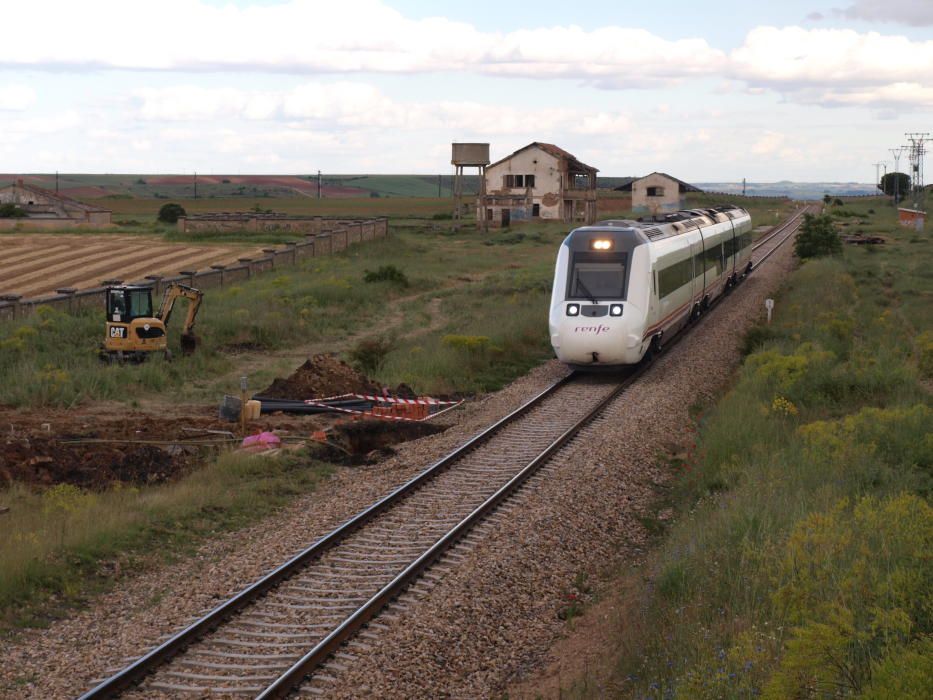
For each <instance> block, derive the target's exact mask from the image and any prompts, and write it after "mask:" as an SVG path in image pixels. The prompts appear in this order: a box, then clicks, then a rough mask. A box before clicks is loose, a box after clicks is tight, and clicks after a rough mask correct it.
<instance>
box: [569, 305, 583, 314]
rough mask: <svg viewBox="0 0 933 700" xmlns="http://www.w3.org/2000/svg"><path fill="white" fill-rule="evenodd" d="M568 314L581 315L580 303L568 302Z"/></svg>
mask: <svg viewBox="0 0 933 700" xmlns="http://www.w3.org/2000/svg"><path fill="white" fill-rule="evenodd" d="M567 315H568V316H579V315H580V305H579V304H567Z"/></svg>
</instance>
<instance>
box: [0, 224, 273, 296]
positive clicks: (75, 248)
mask: <svg viewBox="0 0 933 700" xmlns="http://www.w3.org/2000/svg"><path fill="white" fill-rule="evenodd" d="M0 244H2V246H3V265H2V267H0V294H22V295H23V296H26V297H34V296H39V295H42V294H48V293H51V292H54V291H55V290H56V289H60V288H62V287H75V288H77V289H85V288H88V287H96V286H97V285H99V284H100V282H101V280H104V279H111V278H116V279H122V280H124V281H126V282H130V281H136V280H141V279H143V278H144V277H145V276H146V275H177V274H178V273H179V272H181V271H182V270H197V269H204V268H206V267H208V266H209V265H214V264H230V263H235V262H236V260H237V258H241V257H256V256H257V255H258V254H259V253H260V252H261V249H260V247H258V246H249V245H246V246H238V245H208V244H205V245H186V244H182V243H165V242H164V241H162V239H160V238H157V237H154V236H153V237H150V236H110V235H100V236H89V235H58V234H24V235H12V236H3V237H2V238H0Z"/></svg>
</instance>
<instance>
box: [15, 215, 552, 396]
mask: <svg viewBox="0 0 933 700" xmlns="http://www.w3.org/2000/svg"><path fill="white" fill-rule="evenodd" d="M525 232H526V233H527V234H528V235H523V236H522V237H521V239H520V240H515V241H512V242H508V241H510V240H511V239H509V238H508V237H509V236H510V234H509V233H508V232H506V233H504V234H496V235H495V236H493V237H491V238H490V237H489V236H484V235H482V234H479V233H477V232H476V231H473V230H472V229H468V230H463V231H461V232H460V233H457V234H453V235H452V234H451V232H450V231H449V230H446V229H438V230H434V229H433V228H431V227H428V228H423V229H421V230H406V231H404V232H401V233H397V234H393V235H392V236H391V237H390V238H389V239H388V240H380V241H374V242H371V243H366V244H363V245H359V246H355V247H353V248H351V249H350V250H349V251H347V252H344V253H341V254H339V255H335V256H328V257H324V258H316V259H312V260H307V261H304V262H303V263H301V264H300V265H298V266H295V267H292V268H288V269H286V270H284V271H282V272H275V273H270V274H266V275H260V276H258V277H256V278H254V279H252V280H250V281H247V282H244V283H242V284H236V285H232V286H228V287H225V288H223V289H210V290H207V292H206V296H205V302H204V305H203V307H202V310H201V315H200V316H199V319H198V326H197V328H198V333H199V336H200V337H201V339H202V344H201V346H200V347H199V350H198V352H197V353H196V354H194V355H193V356H191V357H183V356H181V353H180V352H178V350H179V348H178V347H176V346H177V343H178V338H177V332H176V333H173V332H172V330H173V327H172V326H170V329H169V334H170V344H171V345H172V347H173V349H174V350H175V351H176V352H175V355H176V359H175V360H173V361H172V362H170V363H166V362H163V361H161V360H159V359H158V358H154V360H153V361H151V362H146V363H144V364H142V365H125V366H118V367H114V366H109V365H104V364H101V363H100V362H99V361H98V359H97V347H98V345H99V343H100V342H101V339H102V335H101V334H102V332H103V318H102V317H101V314H100V312H99V311H94V310H88V311H86V312H84V313H82V314H81V315H78V316H70V315H68V314H65V313H63V312H58V311H54V310H52V309H50V308H43V309H40V310H39V312H38V313H37V314H35V315H34V316H33V317H31V318H29V319H26V320H24V321H22V322H18V323H7V324H2V325H0V348H2V349H3V352H2V353H0V403H3V404H6V405H11V406H79V405H81V404H82V403H86V402H90V401H95V400H101V399H110V400H116V401H129V400H131V398H132V399H134V400H136V399H140V398H143V397H145V396H152V395H159V394H164V393H166V392H172V395H173V397H174V398H176V399H177V398H186V399H191V398H210V400H212V401H213V400H216V398H217V396H218V395H219V393H222V392H223V389H221V388H219V387H216V386H215V385H214V384H213V383H212V380H214V379H217V378H218V377H222V376H225V375H229V374H230V373H232V372H234V371H235V370H236V369H237V366H238V365H237V362H238V353H242V352H244V351H249V352H253V353H272V354H274V353H275V351H278V350H283V351H284V350H288V349H289V348H292V347H295V346H299V345H308V344H313V343H326V342H327V341H328V340H329V339H338V345H339V339H342V338H347V337H350V336H353V335H356V334H363V335H367V334H368V329H378V331H373V332H374V333H377V334H387V335H390V336H393V337H397V338H399V339H402V338H405V337H407V336H411V331H415V330H418V331H419V334H417V335H415V336H412V340H411V341H407V340H404V341H403V340H398V342H397V343H396V345H397V350H394V351H393V353H392V354H391V355H390V356H389V357H388V358H387V363H386V367H385V370H384V371H385V374H384V376H385V377H386V378H389V379H393V380H394V379H399V380H400V381H405V382H407V383H409V384H411V385H412V386H414V387H415V388H416V389H419V390H424V391H437V390H444V391H461V392H462V391H475V390H485V389H488V388H491V387H493V386H497V385H499V384H501V382H502V381H506V380H507V379H510V378H512V377H514V376H516V374H517V373H520V372H521V370H522V369H523V368H527V367H528V363H529V362H530V361H538V360H540V359H541V358H542V357H544V356H546V355H547V352H548V351H547V345H546V343H547V319H546V309H547V289H548V288H549V285H550V279H551V274H552V266H553V257H554V254H555V251H556V249H557V245H558V243H559V241H560V239H561V237H562V235H563V233H564V230H563V228H562V227H561V226H559V225H550V226H541V227H528V228H527V229H526V230H525ZM497 236H498V237H499V238H501V239H502V240H503V241H506V242H503V243H502V244H501V245H486V243H489V242H490V241H497V240H499V238H497ZM386 266H394V267H395V268H397V269H398V270H400V271H401V272H402V273H404V275H405V276H406V277H407V279H408V281H409V286H408V287H404V286H400V285H398V284H395V283H394V282H392V281H377V282H372V283H366V282H365V281H364V279H365V277H366V274H367V270H370V271H372V270H377V269H379V268H380V267H386ZM452 271H455V272H453V273H452ZM434 297H438V298H439V299H440V302H439V304H440V306H439V307H438V308H437V309H436V310H435V314H436V315H437V318H436V319H433V320H429V321H428V323H429V324H430V323H434V325H435V326H436V328H434V329H433V331H432V332H431V333H428V334H424V333H423V327H424V318H425V314H426V313H427V312H426V308H427V304H428V303H429V301H430V299H432V298H434ZM428 315H429V316H430V314H428ZM510 318H511V319H512V320H513V321H514V323H506V321H507V320H509V319H510ZM175 329H176V330H177V327H175ZM449 333H467V334H470V333H473V334H479V335H489V336H491V337H493V338H494V339H495V343H493V346H491V347H490V349H489V352H488V353H486V354H485V355H484V356H483V358H481V359H480V358H474V360H473V361H472V362H471V364H470V365H469V367H470V368H472V369H471V370H470V372H466V371H460V372H459V373H458V375H457V377H456V378H452V377H448V378H447V379H443V377H444V376H445V375H446V374H447V368H449V367H450V366H451V365H452V364H453V365H458V364H462V363H460V361H459V359H458V355H457V353H458V352H460V351H459V350H456V349H450V348H445V347H444V346H443V344H442V340H441V339H442V336H443V335H445V334H449ZM417 347H420V348H421V349H422V351H425V355H424V356H422V357H421V358H419V357H418V351H417V350H415V348H417ZM344 349H348V348H344ZM526 351H528V352H530V353H531V354H530V355H527V353H526ZM526 355H527V356H526ZM427 356H430V357H431V359H430V360H425V359H424V357H427ZM529 358H531V359H529ZM461 359H462V358H461ZM481 367H485V368H487V369H488V373H486V374H482V373H481V374H477V375H476V376H472V374H473V371H474V370H476V371H478V370H479V369H480V368H481ZM485 371H486V370H483V372H485ZM261 379H264V378H261ZM442 379H443V380H442ZM254 386H258V384H254ZM210 392H213V396H212V397H211V396H210Z"/></svg>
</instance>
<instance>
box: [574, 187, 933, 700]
mask: <svg viewBox="0 0 933 700" xmlns="http://www.w3.org/2000/svg"><path fill="white" fill-rule="evenodd" d="M846 208H847V209H848V210H851V211H852V212H853V213H854V214H855V216H847V217H844V218H847V219H860V220H861V219H862V215H864V216H866V217H868V218H867V219H864V225H865V227H866V232H869V231H870V232H872V233H881V234H883V235H885V236H886V237H887V238H888V240H889V242H888V243H887V244H886V245H884V246H879V247H877V248H868V247H862V246H859V247H855V246H847V247H846V248H845V249H844V251H843V253H842V255H840V256H838V257H835V258H823V259H817V260H812V261H808V262H807V263H805V264H804V265H803V266H802V267H801V269H800V270H798V271H797V272H795V273H794V274H793V275H792V277H791V278H790V280H789V282H788V284H787V286H786V287H785V289H784V290H783V291H782V292H781V294H780V295H779V296H778V297H777V305H776V315H775V322H774V324H772V326H770V327H769V328H768V329H767V331H762V330H757V331H755V332H754V333H753V334H752V336H754V338H753V339H751V338H750V340H749V342H748V344H747V347H748V348H749V350H750V351H751V354H750V355H749V356H748V358H747V360H746V362H745V364H744V366H743V368H742V370H741V372H740V375H739V377H738V380H737V383H736V384H735V386H734V387H733V388H732V390H731V391H730V392H729V393H728V394H727V395H726V396H725V397H724V398H723V400H722V401H721V402H720V403H719V404H718V405H717V406H715V407H714V408H713V409H711V410H710V411H708V412H706V413H705V414H703V415H702V416H701V417H700V418H699V420H698V428H699V431H698V436H697V439H696V442H695V444H692V445H689V446H687V451H688V454H689V455H690V456H689V458H688V460H687V461H686V462H685V463H677V464H672V466H671V468H672V469H673V470H675V471H674V475H673V488H672V489H671V492H670V493H669V494H667V497H669V498H673V501H674V503H675V504H677V508H678V511H679V517H678V518H677V520H676V522H675V523H674V525H673V527H672V528H671V529H670V530H669V531H668V534H667V536H666V537H665V538H664V539H663V541H661V542H660V545H659V547H658V548H657V551H656V553H655V555H654V556H653V560H652V561H651V563H650V566H649V572H650V574H649V580H650V586H649V587H644V586H642V588H641V596H642V601H641V604H640V605H638V606H633V610H636V614H635V615H634V616H633V618H631V619H627V620H626V626H625V628H624V629H620V630H618V640H619V644H620V647H621V648H622V649H623V650H624V651H623V652H622V653H621V654H620V655H619V656H618V657H617V658H615V660H614V664H615V672H614V678H613V682H614V683H615V684H616V685H617V687H619V688H621V689H622V692H623V694H625V695H626V696H632V697H639V698H642V697H645V698H746V697H758V696H762V697H766V698H789V697H879V698H881V697H908V696H909V697H927V696H929V695H930V694H931V693H933V668H931V664H930V661H929V657H927V658H926V659H925V660H924V661H922V662H921V661H920V660H921V659H923V658H924V654H929V650H930V640H931V635H933V612H931V611H933V558H931V557H930V552H931V551H933V508H931V505H930V497H931V495H933V440H931V435H933V406H931V401H930V394H929V380H930V379H931V378H933V376H931V373H933V366H925V365H924V363H923V358H924V357H925V355H924V352H926V353H933V342H931V341H933V336H931V334H930V329H931V325H930V321H931V318H930V313H931V304H930V303H929V302H930V296H931V294H933V281H931V276H930V275H929V273H928V270H929V269H930V265H931V264H933V244H931V242H930V241H929V239H928V238H925V239H923V240H921V241H917V240H915V238H916V236H915V234H914V233H912V232H909V231H906V230H903V229H900V228H899V227H898V226H897V225H896V223H895V220H894V212H893V208H892V207H890V206H888V205H887V204H886V203H885V202H884V200H881V199H872V200H864V201H850V202H847V204H846ZM870 208H874V209H875V212H876V213H875V214H869V213H868V211H867V210H868V209H870ZM814 299H819V305H818V306H815V305H814V303H813V300H814ZM929 356H933V355H929ZM620 575H621V576H623V577H624V578H625V580H626V581H633V580H642V579H641V577H642V576H644V572H643V571H642V569H633V570H632V572H627V571H623V572H621V574H620ZM588 685H589V686H590V687H592V686H593V685H595V684H593V683H589V684H588ZM579 686H580V687H576V689H575V693H571V696H573V695H574V694H576V695H578V696H585V695H587V693H585V692H583V691H582V690H581V689H580V688H581V687H582V684H579ZM904 693H907V694H906V695H905V694H904Z"/></svg>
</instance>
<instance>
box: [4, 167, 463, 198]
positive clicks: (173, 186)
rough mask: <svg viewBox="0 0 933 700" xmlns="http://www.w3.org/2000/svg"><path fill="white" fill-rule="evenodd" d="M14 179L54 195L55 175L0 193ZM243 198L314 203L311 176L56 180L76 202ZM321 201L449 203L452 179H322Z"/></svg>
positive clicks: (315, 190) (8, 179)
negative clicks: (441, 200) (295, 199)
mask: <svg viewBox="0 0 933 700" xmlns="http://www.w3.org/2000/svg"><path fill="white" fill-rule="evenodd" d="M18 177H22V179H23V180H24V181H25V182H26V183H28V184H32V185H37V186H38V187H45V188H47V189H51V190H54V189H55V188H56V176H55V175H54V174H32V175H12V174H0V187H2V186H4V185H7V184H9V183H11V182H13V181H14V180H16V179H17V178H18ZM195 185H196V186H197V196H198V197H199V198H202V197H203V198H205V199H209V198H212V197H213V198H231V197H245V198H249V199H255V198H256V197H317V196H318V176H317V175H316V174H313V175H202V174H199V175H197V178H195V175H194V174H193V173H191V174H184V175H145V174H125V175H76V174H59V175H58V183H57V186H58V190H59V192H61V193H62V194H64V195H67V196H70V197H78V198H80V199H106V198H111V199H128V198H142V199H189V198H191V197H194V196H195ZM478 185H479V178H478V176H476V175H472V176H466V177H464V193H471V192H476V190H477V188H478ZM320 193H321V196H322V197H325V198H328V199H333V198H341V197H437V196H438V194H440V196H442V197H450V196H451V195H452V193H453V175H440V176H438V175H321V182H320Z"/></svg>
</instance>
